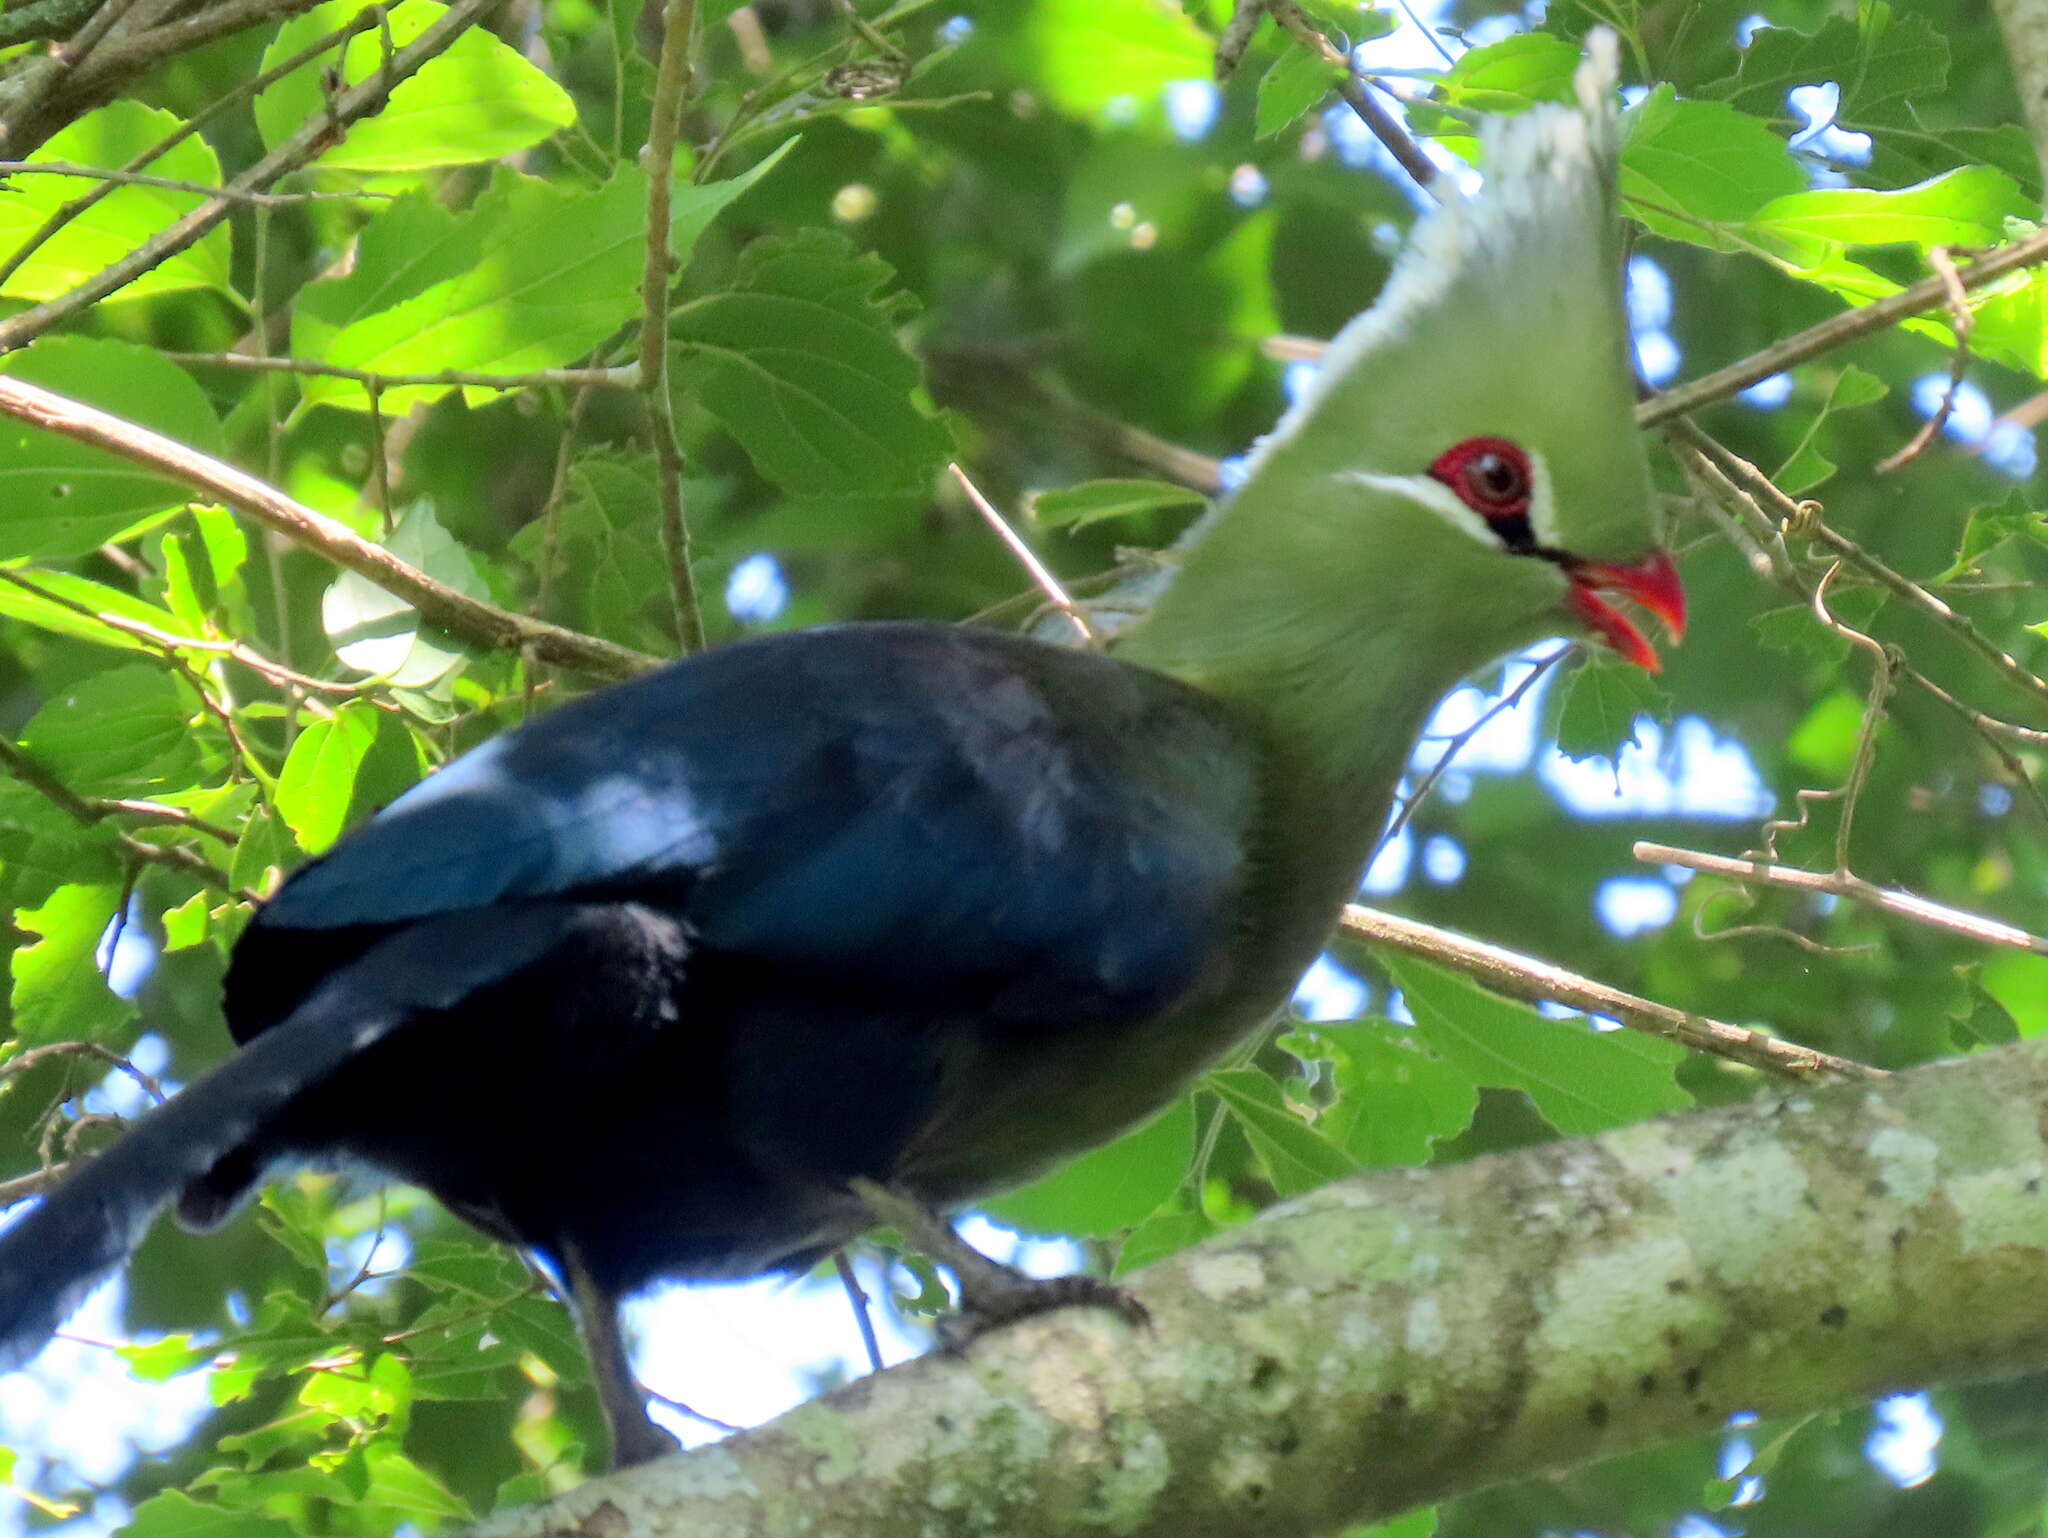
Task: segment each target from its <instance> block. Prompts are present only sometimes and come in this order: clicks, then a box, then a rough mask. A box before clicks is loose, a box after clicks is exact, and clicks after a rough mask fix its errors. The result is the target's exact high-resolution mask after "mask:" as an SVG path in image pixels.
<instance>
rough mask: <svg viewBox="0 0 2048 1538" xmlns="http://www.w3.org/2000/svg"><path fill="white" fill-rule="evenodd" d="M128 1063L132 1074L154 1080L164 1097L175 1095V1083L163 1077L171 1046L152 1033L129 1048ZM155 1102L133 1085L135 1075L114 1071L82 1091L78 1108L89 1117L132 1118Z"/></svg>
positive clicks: (147, 1092)
mask: <svg viewBox="0 0 2048 1538" xmlns="http://www.w3.org/2000/svg"><path fill="white" fill-rule="evenodd" d="M128 1061H129V1063H131V1064H132V1065H133V1066H134V1068H135V1072H136V1073H141V1074H147V1075H148V1076H149V1077H150V1078H152V1079H155V1080H156V1081H157V1084H158V1087H159V1088H161V1089H162V1090H163V1092H164V1093H165V1094H166V1095H171V1094H176V1093H177V1090H178V1086H177V1084H176V1082H175V1081H171V1080H166V1079H165V1078H164V1077H163V1071H164V1069H166V1068H168V1067H169V1066H170V1062H171V1046H170V1043H169V1042H167V1041H165V1040H164V1039H163V1037H161V1036H159V1035H158V1034H157V1033H156V1032H155V1031H150V1032H149V1033H147V1034H146V1035H144V1036H143V1037H142V1038H141V1039H140V1040H139V1041H137V1042H136V1043H135V1045H134V1046H133V1047H132V1048H130V1049H129V1052H128ZM155 1103H156V1102H155V1100H154V1099H153V1098H151V1096H150V1093H149V1091H148V1090H146V1089H144V1088H143V1087H142V1086H141V1084H139V1083H137V1082H136V1079H135V1074H131V1073H126V1072H123V1071H122V1070H121V1069H119V1068H116V1069H114V1070H113V1071H112V1072H111V1073H109V1074H108V1075H107V1076H106V1077H105V1078H103V1079H101V1080H100V1081H99V1083H97V1084H95V1085H94V1086H93V1087H92V1088H91V1089H89V1090H87V1091H86V1092H85V1095H84V1098H83V1099H82V1100H81V1101H80V1102H79V1105H80V1108H81V1109H82V1110H84V1111H85V1112H86V1114H87V1115H90V1116H119V1117H123V1118H133V1117H137V1116H140V1115H141V1114H142V1113H143V1112H144V1111H146V1110H148V1109H149V1108H150V1107H151V1106H152V1105H154V1104H155Z"/></svg>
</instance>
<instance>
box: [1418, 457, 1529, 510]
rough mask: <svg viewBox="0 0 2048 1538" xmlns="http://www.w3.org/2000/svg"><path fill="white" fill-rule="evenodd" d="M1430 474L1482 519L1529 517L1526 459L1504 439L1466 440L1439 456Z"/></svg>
mask: <svg viewBox="0 0 2048 1538" xmlns="http://www.w3.org/2000/svg"><path fill="white" fill-rule="evenodd" d="M1429 473H1430V474H1431V475H1433V476H1435V477H1436V478H1437V479H1438V480H1440V481H1442V482H1443V483H1444V484H1445V485H1446V486H1448V487H1450V488H1451V490H1452V491H1454V492H1456V493H1457V494H1458V500H1459V501H1461V502H1463V503H1464V504H1465V505H1466V506H1467V507H1469V508H1471V509H1472V511H1473V512H1475V513H1477V514H1479V515H1480V516H1481V517H1482V518H1486V519H1489V520H1493V521H1496V522H1497V521H1499V520H1501V519H1508V518H1521V517H1526V516H1527V514H1528V511H1529V492H1530V484H1531V481H1530V475H1529V457H1528V455H1526V454H1524V453H1523V452H1522V451H1521V449H1520V448H1518V447H1517V446H1516V445H1514V444H1512V443H1510V442H1508V440H1507V439H1505V438H1467V439H1465V441H1464V442H1462V443H1458V444H1454V445H1453V446H1452V447H1450V448H1448V449H1446V450H1445V451H1444V452H1443V453H1442V454H1440V455H1438V456H1437V460H1436V463H1435V464H1433V465H1431V466H1430V467H1429Z"/></svg>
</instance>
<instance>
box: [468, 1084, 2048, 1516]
mask: <svg viewBox="0 0 2048 1538" xmlns="http://www.w3.org/2000/svg"><path fill="white" fill-rule="evenodd" d="M2044 1104H2048V1049H2044V1048H2042V1047H2040V1046H2038V1045H2032V1046H2021V1047H2013V1048H2006V1049H2002V1050H1998V1051H1992V1052H1984V1053H1980V1054H1978V1055H1976V1056H1975V1057H1972V1058H1968V1059H1965V1060H1962V1061H1959V1062H1950V1063H1944V1064H1939V1065H1936V1066H1933V1067H1929V1068H1920V1069H1914V1070H1912V1071H1910V1072H1906V1073H1900V1074H1896V1075H1894V1076H1893V1077H1891V1078H1890V1079H1887V1080H1884V1081H1882V1082H1861V1083H1856V1084H1848V1085H1834V1086H1828V1087H1824V1088H1818V1089H1803V1090H1800V1091H1796V1092H1794V1093H1793V1094H1792V1095H1791V1096H1790V1098H1783V1099H1780V1098H1775V1097H1773V1098H1767V1099H1763V1100H1759V1101H1755V1102H1751V1103H1749V1104H1745V1105H1742V1106H1737V1107H1732V1108H1725V1109H1720V1110H1714V1111H1706V1112H1699V1113H1695V1114H1692V1115H1689V1116H1682V1117H1672V1118H1668V1119H1665V1120H1662V1121H1656V1122H1650V1123H1647V1124H1644V1125H1640V1126H1634V1127H1628V1128H1624V1129H1622V1130H1620V1131H1617V1132H1613V1133H1610V1134H1608V1135H1606V1136H1604V1137H1600V1138H1594V1139H1577V1140H1570V1141H1563V1142H1556V1143H1549V1144H1543V1145H1540V1146H1537V1147H1533V1148H1528V1149H1523V1150H1520V1151H1518V1152H1515V1153H1511V1154H1505V1155H1496V1156H1492V1157H1488V1158H1480V1159H1474V1160H1472V1161H1470V1162H1468V1163H1465V1164H1460V1165H1453V1166H1450V1167H1446V1168H1440V1169H1432V1170H1401V1171H1390V1172H1385V1173H1381V1174H1377V1175H1373V1176H1368V1177H1364V1178H1360V1179H1353V1180H1346V1181H1342V1182H1339V1183H1337V1184H1335V1185H1332V1186H1329V1187H1326V1188H1324V1189H1323V1190H1320V1191H1317V1192H1314V1193H1312V1194H1310V1195H1308V1196H1306V1197H1304V1198H1302V1199H1300V1200H1297V1201H1293V1202H1289V1203H1288V1204H1286V1205H1285V1206H1284V1207H1281V1208H1279V1209H1276V1210H1274V1211H1272V1212H1270V1213H1268V1214H1266V1215H1265V1216H1264V1217H1262V1218H1260V1219H1259V1220H1257V1221H1256V1222H1254V1223H1251V1224H1249V1225H1247V1226H1245V1227H1243V1228H1240V1229H1237V1230H1235V1231H1233V1232H1231V1233H1228V1234H1225V1235H1223V1236H1221V1237H1219V1238H1217V1239H1215V1240H1212V1241H1210V1242H1209V1243H1206V1244H1204V1245H1201V1246H1199V1247H1197V1248H1196V1249H1193V1250H1191V1251H1188V1252H1186V1253H1185V1254H1182V1255H1179V1256H1176V1257H1174V1258H1173V1259H1171V1260H1168V1261H1166V1262H1163V1263H1161V1264H1160V1265H1157V1266H1155V1267H1153V1268H1151V1269H1149V1270H1148V1271H1146V1272H1145V1273H1144V1274H1143V1276H1142V1278H1141V1279H1140V1284H1139V1286H1138V1288H1137V1291H1138V1293H1139V1295H1140V1296H1141V1298H1142V1299H1143V1301H1144V1303H1145V1305H1146V1307H1147V1308H1149V1309H1150V1310H1151V1313H1152V1317H1153V1319H1154V1321H1155V1326H1154V1328H1153V1329H1151V1330H1149V1331H1146V1332H1143V1333H1134V1332H1132V1331H1131V1330H1129V1329H1128V1328H1126V1327H1124V1326H1123V1325H1121V1324H1119V1323H1118V1322H1116V1321H1115V1320H1114V1319H1112V1318H1111V1317H1109V1316H1108V1315H1105V1314H1102V1313H1099V1312H1091V1311H1084V1310H1070V1311H1068V1312H1066V1313H1063V1314H1058V1315H1054V1316H1050V1317H1047V1318H1044V1319H1040V1320H1035V1321H1030V1322H1027V1323H1025V1324H1022V1325H1019V1326H1016V1327H1014V1328H1012V1329H1009V1330H1005V1331H1003V1332H1001V1333H999V1334H997V1335H994V1336H991V1337H989V1338H987V1339H986V1340H984V1341H982V1342H980V1343H978V1344H977V1345H976V1346H975V1347H974V1349H973V1351H972V1353H971V1354H970V1355H969V1357H968V1358H967V1359H965V1360H961V1359H958V1358H946V1357H927V1358H924V1359H923V1360H920V1361H918V1362H914V1363H911V1364H909V1365H908V1366H905V1367H901V1368H897V1369H894V1370H892V1371H890V1372H885V1373H880V1374H877V1375H876V1376H874V1377H871V1378H868V1379H865V1380H863V1381H861V1382H859V1383H856V1384H853V1385H851V1386H850V1387H847V1388H844V1389H841V1390H838V1391H837V1392H835V1393H833V1394H829V1395H826V1396H824V1397H823V1398H821V1399H818V1400H815V1401H813V1402H812V1403H810V1404H808V1405H805V1406H804V1407H803V1408H801V1409H798V1410H796V1411H794V1412H792V1413H791V1414H789V1415H786V1416H784V1417H782V1418H781V1419H780V1420H777V1421H775V1422H773V1423H771V1424H769V1425H767V1426H765V1427H762V1428H760V1429H758V1430H755V1431H751V1432H747V1433H744V1434H742V1435H740V1436H737V1437H734V1438H732V1439H731V1440H730V1441H727V1442H723V1443H721V1444H719V1445H718V1446H716V1447H709V1448H704V1449H701V1450H699V1451H697V1452H695V1453H690V1454H686V1455H683V1456H681V1457H677V1458H672V1459H665V1460H662V1461H660V1462H658V1463H656V1464H653V1465H650V1466H648V1467H645V1468H641V1469H637V1470H634V1471H632V1472H630V1473H627V1474H622V1475H616V1476H613V1477H611V1478H607V1479H598V1480H594V1481H592V1482H591V1483H589V1484H587V1485H584V1486H583V1487H581V1488H580V1489H577V1490H575V1491H572V1492H570V1493H569V1494H568V1495H566V1496H563V1497H560V1498H558V1499H556V1500H554V1501H551V1502H549V1503H547V1504H545V1505H541V1506H535V1507H530V1508H527V1509H524V1510H520V1511H515V1512H510V1513H506V1514H504V1515H502V1516H499V1517H496V1518H494V1519H492V1520H491V1521H489V1522H488V1523H486V1524H485V1525H484V1526H483V1527H482V1528H481V1529H479V1530H478V1534H479V1538H485V1535H488V1538H539V1535H541V1534H549V1535H557V1538H568V1535H570V1534H577V1535H596V1534H606V1535H617V1538H699V1535H703V1538H709V1535H711V1534H714V1533H715V1534H718V1535H719V1538H742V1535H757V1538H767V1535H770V1534H776V1535H781V1534H789V1533H801V1532H813V1533H822V1532H829V1533H831V1534H833V1535H834V1538H884V1535H887V1538H898V1535H900V1534H903V1533H906V1532H952V1533H1001V1534H1004V1535H1005V1538H1053V1535H1061V1538H1068V1535H1071V1534H1073V1533H1076V1532H1083V1531H1087V1532H1094V1531H1103V1532H1112V1531H1113V1532H1116V1533H1119V1534H1123V1535H1126V1538H1224V1535H1229V1538H1239V1535H1241V1534H1244V1533H1246V1532H1257V1533H1259V1534H1260V1535H1261V1538H1314V1535H1321V1534H1328V1533H1331V1532H1335V1531H1337V1530H1339V1529H1340V1528H1342V1527H1344V1526H1345V1525H1346V1524H1348V1523H1354V1522H1365V1521H1374V1520H1377V1519H1379V1518H1382V1517H1385V1516H1388V1515H1390V1514H1392V1513H1394V1512H1398V1511H1401V1510H1404V1509H1407V1508H1409V1507H1412V1506H1416V1505H1420V1504H1422V1503H1425V1502H1428V1501H1433V1500H1439V1499H1443V1498H1446V1497H1450V1496H1455V1495H1458V1494H1462V1493H1464V1492H1467V1491H1470V1490H1473V1489H1477V1488H1481V1487H1483V1486H1486V1485H1491V1484H1496V1483H1499V1482H1501V1481H1504V1480H1510V1479H1518V1478H1527V1477H1530V1476H1533V1475H1539V1474H1544V1473H1549V1472H1554V1471H1559V1470H1563V1469H1568V1468H1571V1467H1573V1466H1575V1465H1578V1464H1581V1463H1584V1462H1587V1461H1588V1460H1591V1459H1594V1458H1599V1457H1607V1456H1612V1455H1614V1454H1618V1453H1621V1452H1625V1451H1629V1450H1632V1449H1635V1448H1639V1447H1646V1446H1649V1445H1652V1444H1654V1443H1657V1442H1661V1441H1664V1440H1667V1439H1669V1438H1672V1437H1676V1436H1683V1435H1687V1434H1691V1433H1695V1432H1698V1431H1701V1430H1705V1429H1708V1428H1711V1427H1715V1426H1718V1425H1720V1424H1721V1423H1722V1422H1723V1421H1724V1420H1725V1419H1726V1418H1727V1417H1728V1416H1729V1415H1730V1414H1733V1413H1736V1412H1739V1411H1746V1412H1754V1413H1757V1414H1760V1415H1764V1416H1780V1415H1795V1414H1801V1413H1805V1412H1809V1411H1814V1410H1820V1409H1825V1408H1829V1407H1832V1406H1836V1405H1841V1404H1846V1403H1851V1402H1854V1401H1857V1400H1860V1399H1865V1398H1868V1397H1869V1396H1871V1395H1873V1394H1877V1393H1881V1392H1885V1391H1888V1390H1892V1389H1896V1388H1899V1387H1900V1386H1902V1385H1906V1384H1920V1383H1930V1382H1933V1383H1942V1382H1960V1381H1967V1380H1971V1379H1978V1378H1985V1377H1993V1376H2004V1375H2012V1374H2018V1373H2023V1372H2028V1371H2033V1370H2038V1369H2040V1368H2042V1367H2044V1366H2048V1314H2044V1313H2043V1310H2042V1307H2041V1299H2040V1276H2041V1274H2042V1270H2043V1268H2044V1267H2048V1134H2044V1131H2043V1127H2042V1122H2041V1119H2040V1117H2039V1116H2038V1114H2037V1111H2038V1108H2039V1107H2040V1106H2042V1105H2044Z"/></svg>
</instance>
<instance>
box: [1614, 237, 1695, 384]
mask: <svg viewBox="0 0 2048 1538" xmlns="http://www.w3.org/2000/svg"><path fill="white" fill-rule="evenodd" d="M1627 296H1628V324H1629V330H1630V332H1631V333H1632V334H1633V336H1634V338H1635V344H1636V365H1637V367H1639V368H1640V369H1641V370H1642V372H1643V378H1645V379H1647V380H1648V381H1649V382H1650V383H1651V384H1663V383H1664V382H1665V381H1666V380H1668V379H1670V378H1671V377H1672V376H1673V375H1674V374H1676V373H1677V372H1678V365H1679V364H1680V363H1681V362H1683V361H1684V357H1683V354H1682V353H1680V351H1679V348H1678V343H1677V342H1675V341H1674V340H1672V336H1671V332H1670V331H1669V330H1668V329H1667V328H1668V327H1669V326H1670V325H1671V279H1670V277H1669V276H1668V275H1667V274H1666V273H1665V271H1664V269H1663V268H1662V267H1660V266H1658V265H1657V264H1656V263H1655V262H1653V261H1652V260H1650V258H1649V257H1647V256H1633V257H1630V258H1629V264H1628V286H1627Z"/></svg>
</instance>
